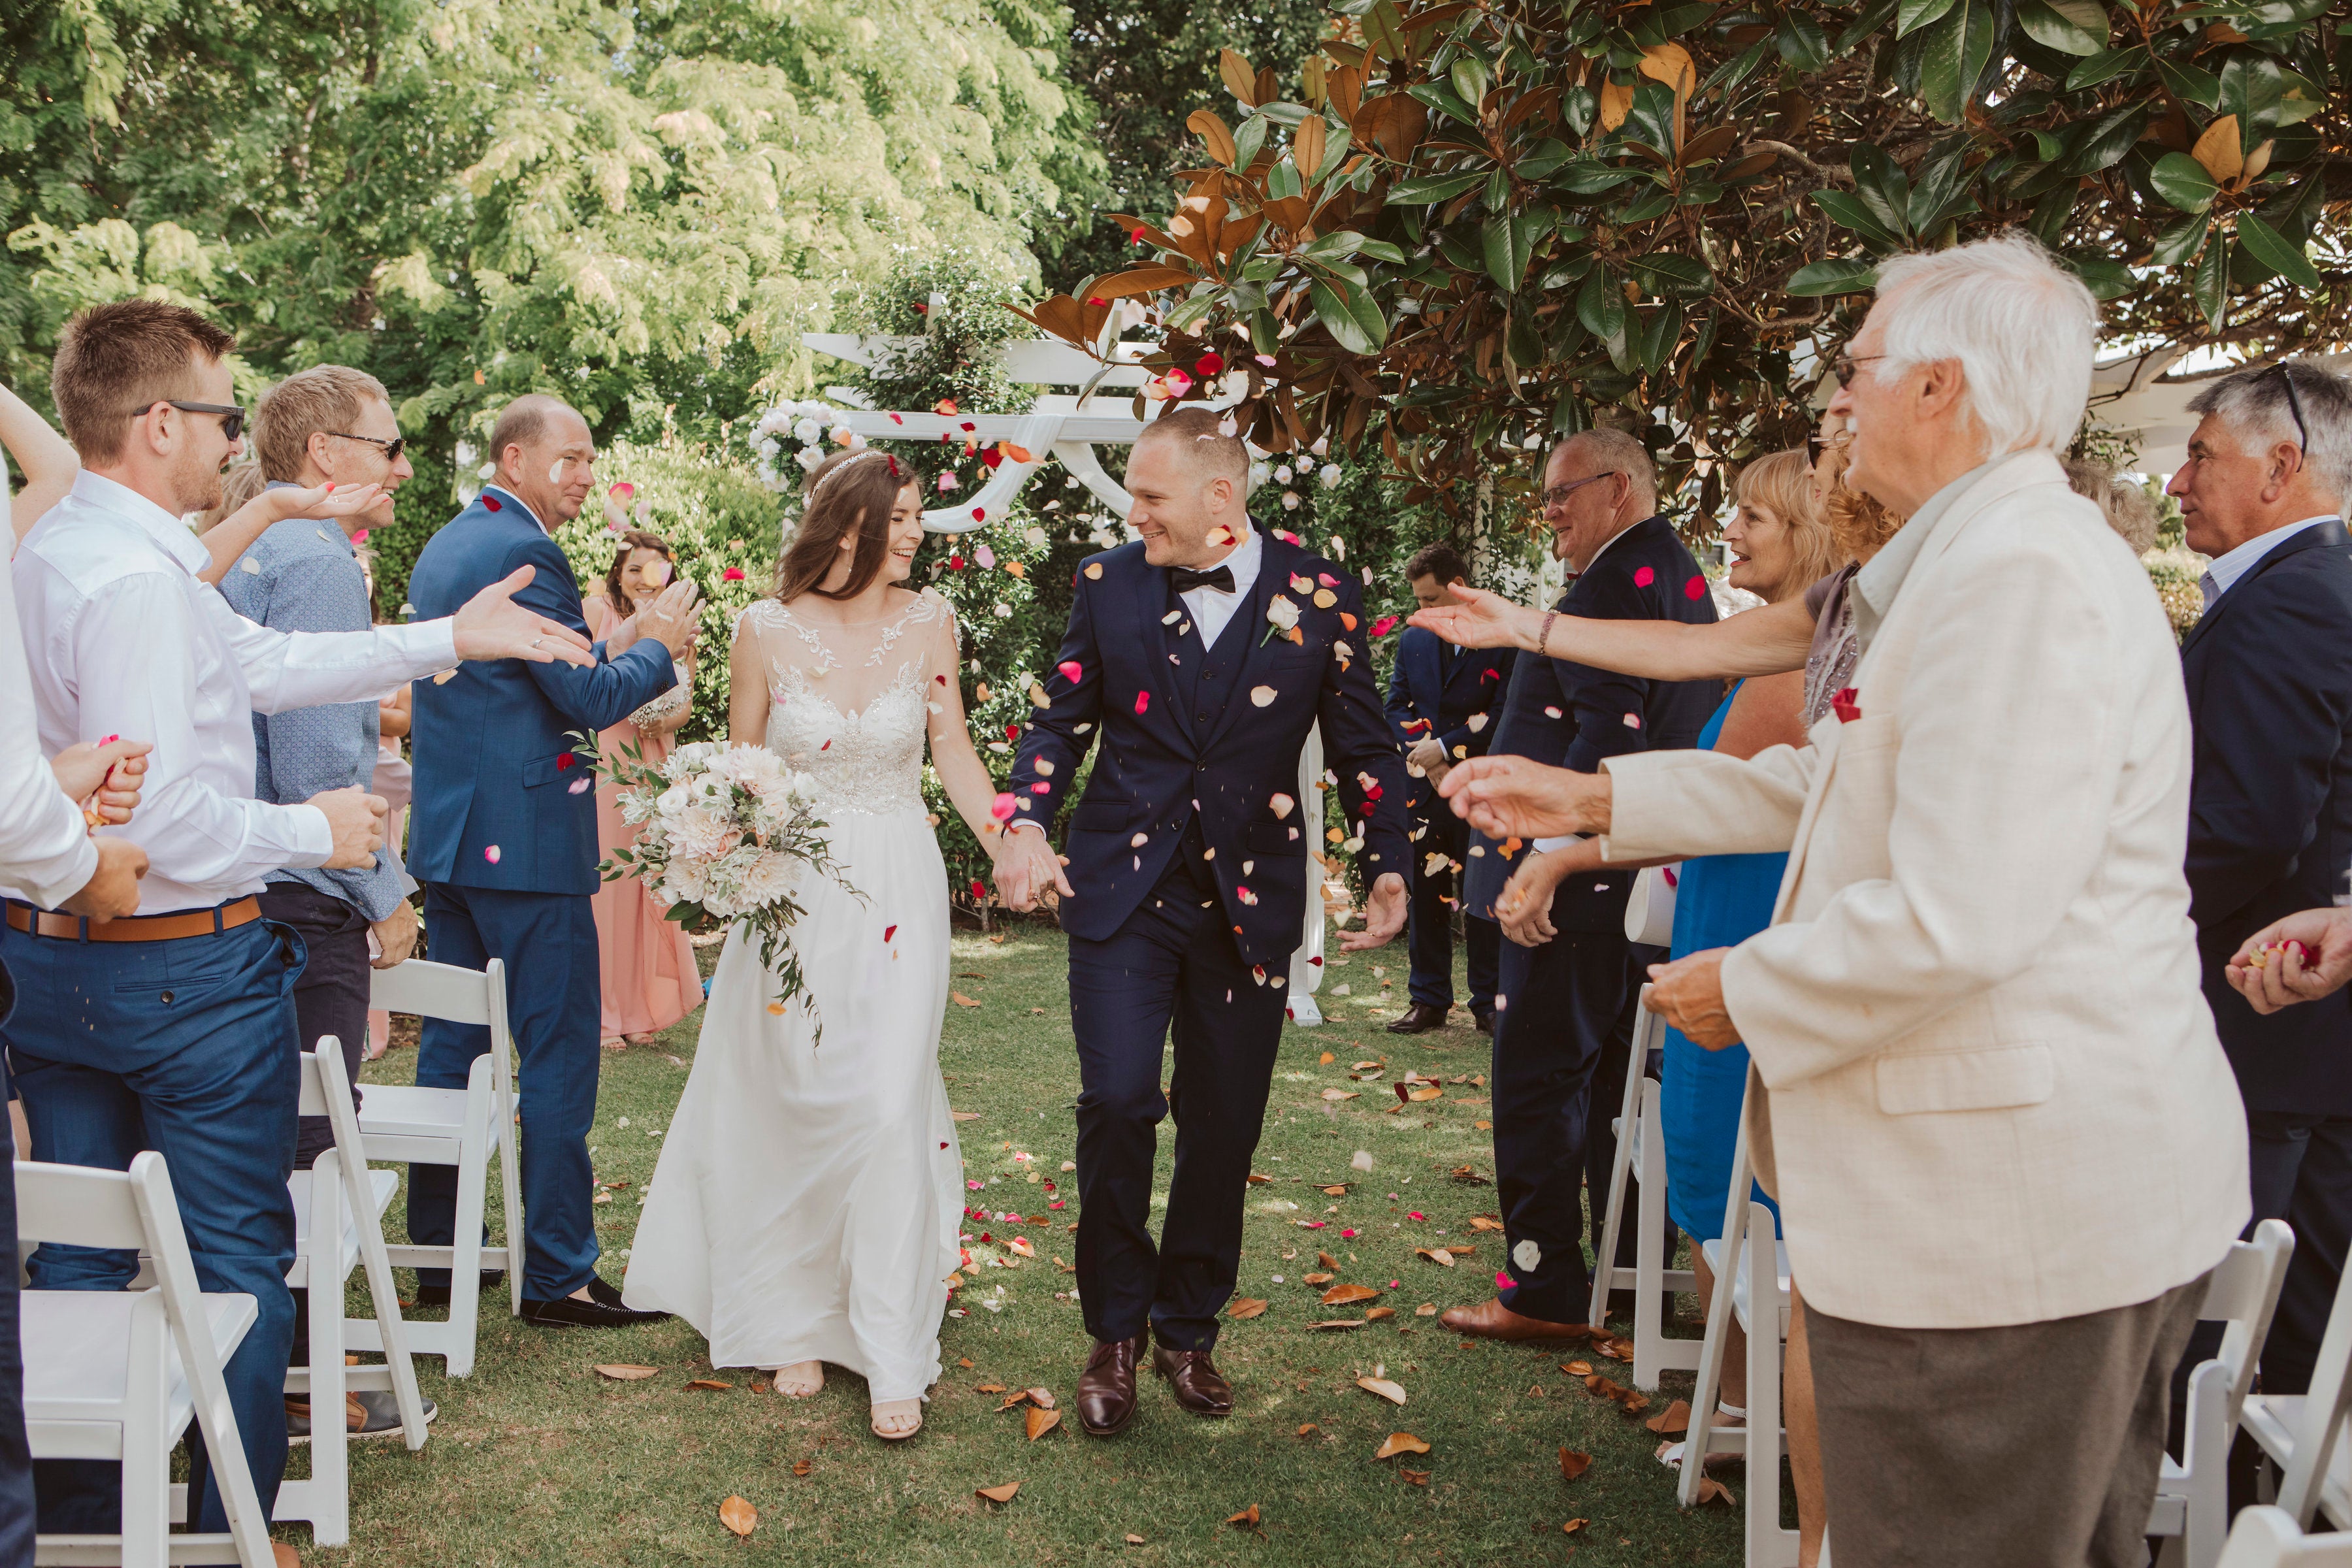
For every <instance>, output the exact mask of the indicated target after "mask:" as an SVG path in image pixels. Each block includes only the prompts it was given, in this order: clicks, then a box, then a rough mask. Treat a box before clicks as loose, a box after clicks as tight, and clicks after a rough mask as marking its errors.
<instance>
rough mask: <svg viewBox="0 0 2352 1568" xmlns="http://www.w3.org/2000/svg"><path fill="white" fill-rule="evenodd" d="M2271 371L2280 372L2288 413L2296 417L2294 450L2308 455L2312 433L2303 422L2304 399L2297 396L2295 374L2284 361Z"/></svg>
mask: <svg viewBox="0 0 2352 1568" xmlns="http://www.w3.org/2000/svg"><path fill="white" fill-rule="evenodd" d="M2271 369H2273V370H2274V371H2276V372H2278V378H2279V384H2280V385H2282V386H2284V387H2285V388H2286V411H2287V412H2288V413H2289V414H2291V415H2293V416H2294V434H2295V443H2294V449H2295V450H2296V451H2297V452H2304V453H2308V452H2309V451H2310V450H2311V431H2310V429H2309V428H2308V427H2307V426H2305V424H2304V422H2303V399H2302V398H2300V397H2298V396H2296V395H2295V391H2294V372H2293V371H2291V370H2289V369H2288V368H2287V363H2286V361H2284V360H2281V361H2279V362H2278V363H2276V364H2274V365H2273V366H2271Z"/></svg>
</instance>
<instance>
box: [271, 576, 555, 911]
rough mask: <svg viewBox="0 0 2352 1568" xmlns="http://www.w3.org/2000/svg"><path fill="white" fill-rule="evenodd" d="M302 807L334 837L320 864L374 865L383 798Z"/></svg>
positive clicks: (332, 794) (348, 792) (331, 799)
mask: <svg viewBox="0 0 2352 1568" xmlns="http://www.w3.org/2000/svg"><path fill="white" fill-rule="evenodd" d="M524 570H525V571H528V570H530V568H528V567H526V568H524ZM303 804H304V805H314V806H316V807H318V808H319V811H320V814H321V815H323V816H325V817H326V819H327V826H328V829H329V830H330V831H331V832H332V833H333V834H334V836H335V848H334V853H332V854H331V855H329V856H328V857H327V858H326V860H325V862H324V864H325V866H326V868H327V869H329V870H331V871H348V870H352V869H354V868H358V867H362V866H373V865H374V864H375V852H376V851H377V850H378V849H380V848H382V847H383V818H384V812H385V810H386V805H385V802H384V798H383V796H382V795H369V794H368V793H367V792H366V791H364V790H362V789H361V788H360V787H359V786H358V785H357V784H353V785H352V786H351V787H350V788H348V789H331V790H328V791H326V792H325V793H323V794H320V795H312V796H311V797H310V799H309V800H307V801H305V802H303Z"/></svg>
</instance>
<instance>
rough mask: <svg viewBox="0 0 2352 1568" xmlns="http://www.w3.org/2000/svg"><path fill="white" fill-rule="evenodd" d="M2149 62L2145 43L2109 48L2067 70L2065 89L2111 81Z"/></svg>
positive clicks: (2092, 86)
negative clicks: (2103, 52)
mask: <svg viewBox="0 0 2352 1568" xmlns="http://www.w3.org/2000/svg"><path fill="white" fill-rule="evenodd" d="M2149 63H2150V57H2149V55H2148V51H2147V45H2145V44H2131V45H2128V46H2126V47H2123V48H2120V49H2109V50H2107V51H2106V52H2105V54H2098V55H2093V56H2092V57H2091V58H2089V59H2087V60H2084V62H2083V63H2082V64H2081V65H2078V66H2076V67H2075V68H2074V69H2073V70H2071V71H2068V72H2067V73H2066V90H2067V91H2068V92H2081V91H2083V90H2084V89H2085V88H2094V87H2096V86H2098V85H2099V84H2100V83H2101V82H2106V81H2113V80H2114V79H2116V78H2117V77H2119V76H2121V75H2123V74H2124V73H2125V72H2126V71H2128V70H2132V69H2134V68H2137V67H2140V66H2144V65H2147V64H2149Z"/></svg>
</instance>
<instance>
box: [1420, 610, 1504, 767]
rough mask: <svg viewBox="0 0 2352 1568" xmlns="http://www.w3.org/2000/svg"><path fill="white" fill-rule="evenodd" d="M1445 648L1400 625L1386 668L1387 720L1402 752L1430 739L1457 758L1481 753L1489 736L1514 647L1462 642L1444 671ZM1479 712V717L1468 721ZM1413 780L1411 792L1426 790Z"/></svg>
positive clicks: (1422, 631)
mask: <svg viewBox="0 0 2352 1568" xmlns="http://www.w3.org/2000/svg"><path fill="white" fill-rule="evenodd" d="M1447 649H1448V645H1447V643H1446V641H1445V639H1444V638H1443V637H1439V636H1438V635H1437V634H1436V633H1435V632H1433V631H1429V630H1427V629H1425V628H1423V627H1421V626H1407V627H1405V629H1404V633H1403V635H1402V636H1401V637H1398V638H1397V651H1396V664H1395V666H1394V667H1393V668H1391V669H1390V671H1389V701H1388V715H1389V722H1390V724H1391V725H1392V726H1394V727H1395V729H1396V733H1397V739H1398V740H1399V741H1401V742H1403V743H1404V748H1405V751H1406V752H1408V753H1410V752H1412V748H1413V747H1415V746H1417V745H1419V744H1420V743H1421V742H1423V741H1426V740H1430V739H1435V741H1436V742H1437V743H1438V744H1439V745H1441V746H1443V747H1444V748H1445V754H1446V755H1447V756H1448V757H1451V758H1454V760H1455V761H1457V762H1458V761H1460V760H1462V759H1463V758H1465V757H1483V756H1485V755H1486V745H1487V742H1490V741H1492V740H1493V739H1494V738H1495V726H1494V719H1495V715H1496V710H1499V709H1500V708H1501V707H1502V705H1503V692H1504V690H1505V689H1507V687H1508V686H1509V685H1510V680H1511V665H1512V662H1513V661H1514V660H1515V659H1517V658H1518V650H1517V648H1507V647H1504V648H1495V647H1466V648H1464V649H1462V650H1461V651H1460V652H1459V653H1456V654H1455V655H1454V658H1453V661H1452V662H1453V666H1454V668H1452V669H1450V670H1449V669H1447V668H1446V662H1447V660H1446V657H1445V656H1446V653H1447ZM1480 714H1484V715H1485V716H1486V720H1485V721H1484V722H1481V723H1478V724H1475V725H1474V724H1472V722H1471V721H1472V720H1473V719H1474V718H1476V717H1477V716H1478V715H1480ZM1457 747H1458V748H1459V750H1458V751H1457V750H1456V748H1457ZM1413 783H1414V784H1415V786H1416V789H1415V793H1416V794H1417V795H1429V794H1430V793H1431V792H1430V791H1429V789H1428V787H1427V786H1426V785H1423V784H1422V783H1421V781H1420V780H1418V779H1416V780H1414V781H1413Z"/></svg>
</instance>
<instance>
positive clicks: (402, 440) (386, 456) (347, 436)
mask: <svg viewBox="0 0 2352 1568" xmlns="http://www.w3.org/2000/svg"><path fill="white" fill-rule="evenodd" d="M319 434H320V435H321V436H332V437H337V438H338V439H340V440H344V441H365V442H366V443H367V444H368V445H369V446H371V447H382V448H383V460H384V461H385V462H387V463H396V462H398V461H400V454H401V453H403V452H404V451H406V450H407V449H408V437H405V436H394V437H393V438H392V439H391V440H389V441H386V440H384V439H383V438H382V437H375V436H354V435H352V433H351V432H350V431H348V430H321V431H320V432H319Z"/></svg>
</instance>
